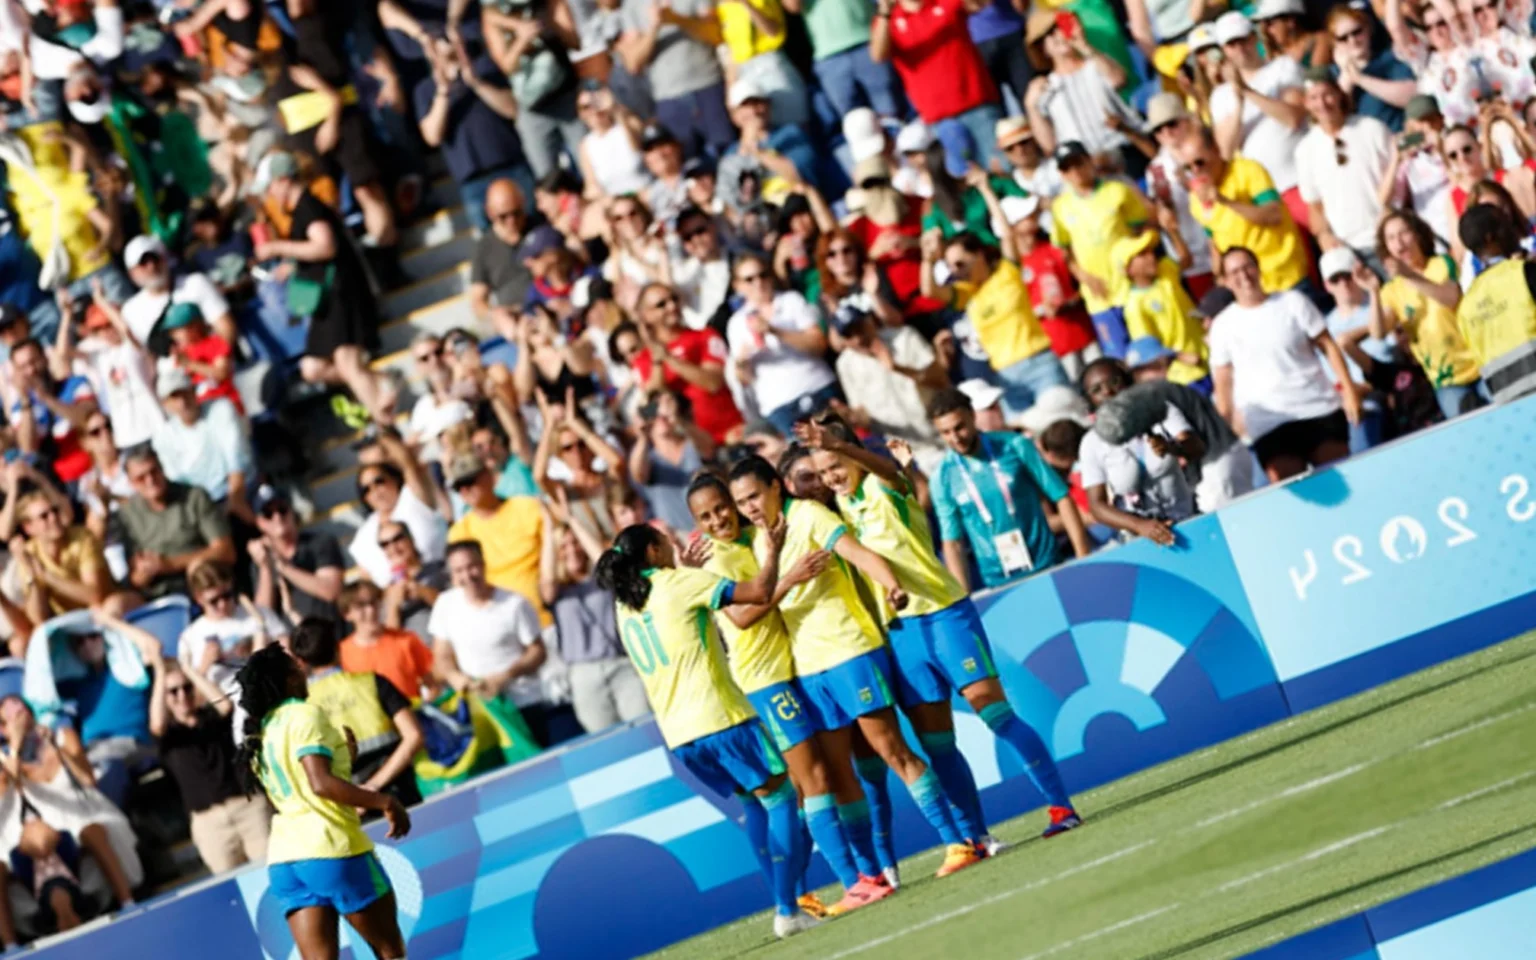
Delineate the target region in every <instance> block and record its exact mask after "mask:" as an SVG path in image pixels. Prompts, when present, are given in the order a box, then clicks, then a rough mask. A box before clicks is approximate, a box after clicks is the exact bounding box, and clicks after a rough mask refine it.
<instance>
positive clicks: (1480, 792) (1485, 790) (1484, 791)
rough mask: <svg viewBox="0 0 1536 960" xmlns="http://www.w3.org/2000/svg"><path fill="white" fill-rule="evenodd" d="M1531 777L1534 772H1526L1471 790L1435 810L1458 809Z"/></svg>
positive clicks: (1535, 775)
mask: <svg viewBox="0 0 1536 960" xmlns="http://www.w3.org/2000/svg"><path fill="white" fill-rule="evenodd" d="M1532 777H1536V770H1527V771H1525V772H1524V773H1521V774H1517V775H1516V776H1513V777H1510V778H1509V779H1508V780H1500V781H1499V782H1498V783H1492V784H1489V785H1488V786H1486V787H1482V788H1480V789H1477V790H1473V791H1472V792H1471V793H1464V794H1462V795H1461V796H1459V797H1452V798H1451V799H1449V800H1447V801H1445V802H1444V803H1442V804H1440V806H1438V807H1436V808H1435V809H1436V810H1449V809H1451V808H1452V807H1459V806H1461V805H1462V804H1464V803H1466V802H1467V801H1469V800H1476V799H1477V798H1478V797H1485V796H1487V795H1488V794H1490V793H1498V792H1499V791H1500V790H1503V789H1504V788H1505V787H1512V786H1514V785H1515V784H1517V783H1519V782H1520V781H1522V780H1529V779H1531V778H1532Z"/></svg>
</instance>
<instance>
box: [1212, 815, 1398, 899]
mask: <svg viewBox="0 0 1536 960" xmlns="http://www.w3.org/2000/svg"><path fill="white" fill-rule="evenodd" d="M1396 826H1397V824H1395V823H1393V824H1388V825H1387V826H1385V827H1377V828H1376V829H1374V830H1367V831H1365V832H1364V833H1357V834H1355V835H1354V836H1352V837H1345V838H1344V839H1343V840H1338V841H1335V842H1333V843H1330V844H1328V845H1327V846H1323V847H1318V848H1317V849H1316V850H1313V851H1311V852H1310V853H1306V854H1303V855H1301V856H1299V857H1297V858H1296V859H1295V860H1287V861H1286V862H1285V863H1278V864H1276V865H1274V866H1273V867H1266V868H1264V869H1263V870H1256V871H1254V872H1253V873H1250V874H1248V875H1247V876H1245V877H1238V878H1237V879H1236V880H1228V881H1227V882H1226V883H1224V884H1222V885H1221V886H1219V887H1217V888H1216V892H1217V893H1226V892H1227V891H1228V890H1235V889H1237V888H1238V887H1242V886H1246V885H1248V884H1250V883H1253V882H1254V881H1255V880H1262V879H1264V878H1265V877H1268V876H1271V875H1273V874H1276V873H1280V872H1281V871H1284V870H1289V869H1291V868H1292V867H1299V866H1301V865H1302V864H1304V863H1310V862H1312V861H1313V860H1321V859H1322V858H1323V857H1326V856H1328V855H1329V854H1332V853H1338V852H1339V851H1340V850H1347V849H1348V848H1350V847H1353V846H1354V845H1355V844H1357V843H1364V842H1365V841H1367V840H1369V839H1371V838H1372V837H1379V836H1381V835H1382V834H1384V833H1386V832H1387V831H1388V830H1391V829H1392V828H1394V827H1396Z"/></svg>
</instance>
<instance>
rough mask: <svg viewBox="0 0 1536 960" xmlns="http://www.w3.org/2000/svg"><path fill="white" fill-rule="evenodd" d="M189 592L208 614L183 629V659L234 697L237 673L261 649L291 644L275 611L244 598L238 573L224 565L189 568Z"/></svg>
mask: <svg viewBox="0 0 1536 960" xmlns="http://www.w3.org/2000/svg"><path fill="white" fill-rule="evenodd" d="M187 590H188V591H189V592H190V593H191V595H192V599H193V600H194V601H196V602H197V605H198V607H200V608H201V609H202V614H201V615H200V616H199V617H198V618H197V619H196V620H193V621H192V622H191V623H189V624H187V628H186V629H185V630H183V631H182V632H181V640H180V642H179V643H178V644H177V659H179V660H180V661H181V665H182V667H183V668H184V669H186V670H188V671H195V672H197V673H199V674H201V675H203V676H205V677H207V678H208V680H209V682H210V683H212V684H213V685H214V686H216V687H218V688H220V689H221V690H224V691H226V692H227V693H229V694H231V695H234V694H235V693H236V692H237V691H238V687H236V686H235V683H234V680H235V674H236V672H238V671H239V669H240V668H241V667H242V666H244V665H245V661H246V660H248V659H250V656H251V654H253V653H255V652H256V651H257V650H260V649H261V648H263V647H266V646H270V645H271V644H273V643H285V642H286V641H287V639H288V627H287V626H286V625H285V624H284V623H283V622H282V621H281V620H279V619H278V617H277V615H276V614H275V613H273V612H272V611H271V610H270V609H268V608H266V607H258V606H257V605H256V604H255V603H253V602H251V599H250V598H249V597H244V596H241V595H240V594H239V592H238V591H237V590H236V589H235V575H234V571H233V570H232V569H231V568H230V567H228V566H226V565H224V564H222V563H214V562H206V563H199V564H197V566H195V567H193V568H192V569H191V570H189V571H187Z"/></svg>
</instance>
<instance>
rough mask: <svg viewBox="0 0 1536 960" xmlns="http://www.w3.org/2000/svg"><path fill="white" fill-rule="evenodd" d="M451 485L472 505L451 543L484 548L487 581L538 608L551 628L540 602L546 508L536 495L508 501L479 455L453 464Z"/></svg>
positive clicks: (454, 529) (451, 535) (450, 535)
mask: <svg viewBox="0 0 1536 960" xmlns="http://www.w3.org/2000/svg"><path fill="white" fill-rule="evenodd" d="M447 474H448V477H447V479H448V486H449V487H450V488H451V489H452V490H453V492H454V493H456V494H458V495H459V496H460V497H462V498H464V503H465V504H466V505H467V506H468V507H469V510H468V511H466V512H465V514H464V516H462V517H460V518H459V519H458V522H457V523H455V524H454V525H453V526H452V527H450V528H449V530H448V541H449V542H450V543H458V542H459V541H461V540H475V541H478V542H479V544H480V551H481V557H482V563H483V565H484V567H485V579H486V580H487V581H488V582H489V583H490V584H491V586H493V587H500V588H501V589H503V590H510V591H512V592H513V593H516V594H518V595H519V596H521V597H522V598H523V599H525V600H527V601H528V602H529V603H530V604H532V605H533V608H534V610H535V611H536V612H537V613H538V614H539V619H540V620H541V621H542V622H543V624H544V625H545V626H548V625H549V623H550V617H549V611H547V610H545V609H544V602H543V600H541V599H540V598H539V552H540V550H541V549H543V543H544V510H543V508H542V507H541V506H540V505H539V501H538V500H535V499H534V498H533V497H513V498H511V499H510V500H503V499H502V498H501V497H498V496H497V495H496V475H495V474H494V473H492V472H491V471H489V470H487V469H486V467H485V464H484V463H483V462H481V460H480V458H479V457H477V456H475V455H474V454H473V453H463V454H460V455H458V456H456V457H454V458H453V460H452V461H451V462H450V463H449V464H448V470H447Z"/></svg>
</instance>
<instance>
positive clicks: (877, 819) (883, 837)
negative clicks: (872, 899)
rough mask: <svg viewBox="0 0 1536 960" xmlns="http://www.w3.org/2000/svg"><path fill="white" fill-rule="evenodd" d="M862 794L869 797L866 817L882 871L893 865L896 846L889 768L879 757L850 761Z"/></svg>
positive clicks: (876, 858) (876, 857)
mask: <svg viewBox="0 0 1536 960" xmlns="http://www.w3.org/2000/svg"><path fill="white" fill-rule="evenodd" d="M853 769H854V772H855V773H857V774H858V775H859V783H861V784H863V785H864V796H865V798H866V799H868V800H869V818H870V821H871V823H872V824H873V827H874V832H873V837H874V842H875V860H876V861H878V862H879V864H880V868H881V869H882V870H883V869H885V868H887V867H894V866H896V845H895V842H894V840H893V838H892V835H891V817H892V815H893V812H894V811H893V810H892V808H891V779H890V772H891V768H890V767H888V766H886V765H885V761H884V760H881V759H880V758H879V757H859V758H857V759H856V760H854V761H853Z"/></svg>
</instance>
